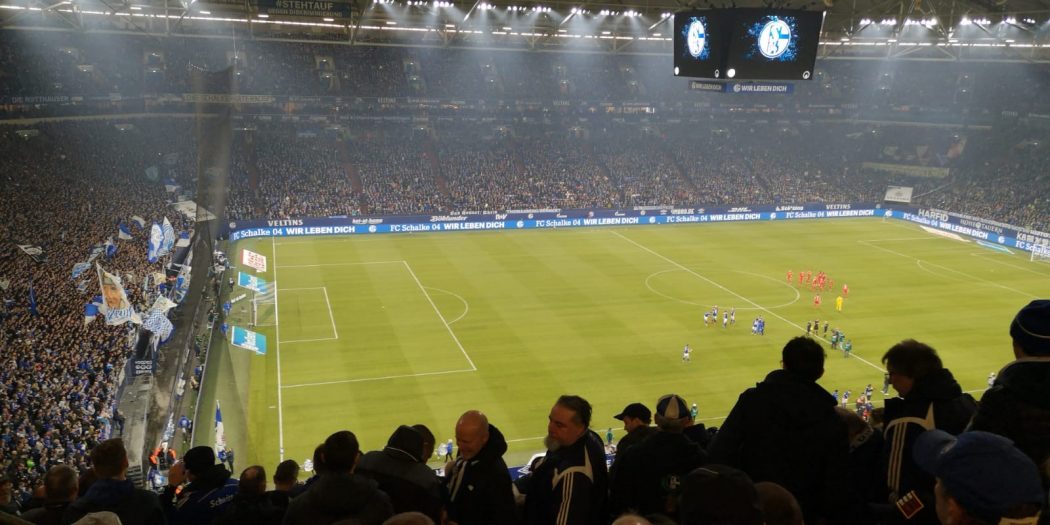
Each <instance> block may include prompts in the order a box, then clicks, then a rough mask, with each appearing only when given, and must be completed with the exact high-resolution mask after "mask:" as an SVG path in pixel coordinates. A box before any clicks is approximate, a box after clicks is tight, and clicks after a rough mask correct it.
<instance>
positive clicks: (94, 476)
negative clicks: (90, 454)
mask: <svg viewBox="0 0 1050 525" xmlns="http://www.w3.org/2000/svg"><path fill="white" fill-rule="evenodd" d="M96 481H98V473H97V472H95V469H94V468H89V469H87V470H85V471H84V473H83V474H81V475H80V479H79V480H77V486H78V487H79V488H78V489H77V497H82V496H83V495H84V494H87V491H88V489H90V488H91V486H92V485H94V484H95V482H96Z"/></svg>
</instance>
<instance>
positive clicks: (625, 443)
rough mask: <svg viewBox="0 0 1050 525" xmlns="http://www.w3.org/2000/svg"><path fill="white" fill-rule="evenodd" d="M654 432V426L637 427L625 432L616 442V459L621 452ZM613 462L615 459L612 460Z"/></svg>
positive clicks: (621, 454) (619, 456)
mask: <svg viewBox="0 0 1050 525" xmlns="http://www.w3.org/2000/svg"><path fill="white" fill-rule="evenodd" d="M655 433H656V427H650V426H644V427H638V428H636V429H634V430H632V431H630V432H628V433H627V435H625V436H624V437H622V438H620V441H617V442H616V459H617V460H619V459H620V458H621V457H622V456H623V453H624V452H626V451H627V450H628V449H630V448H631V447H633V446H635V445H637V444H639V443H641V442H643V441H645V438H647V437H649V436H651V435H653V434H655ZM614 462H615V461H614Z"/></svg>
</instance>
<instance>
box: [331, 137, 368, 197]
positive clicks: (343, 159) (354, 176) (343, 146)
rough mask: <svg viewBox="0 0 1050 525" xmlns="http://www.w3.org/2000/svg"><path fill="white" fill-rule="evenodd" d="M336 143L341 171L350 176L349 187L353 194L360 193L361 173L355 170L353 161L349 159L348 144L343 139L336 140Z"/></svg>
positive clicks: (361, 188)
mask: <svg viewBox="0 0 1050 525" xmlns="http://www.w3.org/2000/svg"><path fill="white" fill-rule="evenodd" d="M336 144H338V149H339V163H340V164H342V165H343V171H344V172H346V175H347V176H348V177H350V189H352V190H353V191H354V193H355V194H357V195H361V194H362V193H363V192H364V189H365V185H364V183H362V182H361V174H360V173H358V172H357V166H354V163H353V161H351V160H350V146H349V144H348V143H347V141H346V140H344V139H339V140H337V141H336Z"/></svg>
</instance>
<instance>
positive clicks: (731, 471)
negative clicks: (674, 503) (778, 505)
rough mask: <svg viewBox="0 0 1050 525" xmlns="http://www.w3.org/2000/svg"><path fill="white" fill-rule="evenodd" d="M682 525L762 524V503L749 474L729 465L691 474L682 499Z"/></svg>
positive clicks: (708, 468)
mask: <svg viewBox="0 0 1050 525" xmlns="http://www.w3.org/2000/svg"><path fill="white" fill-rule="evenodd" d="M678 512H679V521H678V522H679V523H680V524H681V525H762V504H761V502H760V501H759V499H758V491H756V490H755V484H754V483H753V482H752V481H751V478H749V477H748V475H747V474H745V473H743V472H742V471H740V470H737V469H735V468H733V467H727V466H725V465H707V466H704V467H700V468H698V469H696V470H694V471H692V472H690V473H689V474H688V475H687V476H686V477H685V479H684V480H683V481H682V492H681V495H680V496H679V497H678Z"/></svg>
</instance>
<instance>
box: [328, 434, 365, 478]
mask: <svg viewBox="0 0 1050 525" xmlns="http://www.w3.org/2000/svg"><path fill="white" fill-rule="evenodd" d="M322 456H323V457H324V471H325V472H326V473H350V472H353V471H354V469H355V468H357V460H358V459H360V457H361V446H360V445H358V444H357V436H355V435H354V433H353V432H350V431H349V430H340V431H339V432H336V433H335V434H332V435H331V436H328V439H326V440H324V451H323V452H322Z"/></svg>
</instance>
